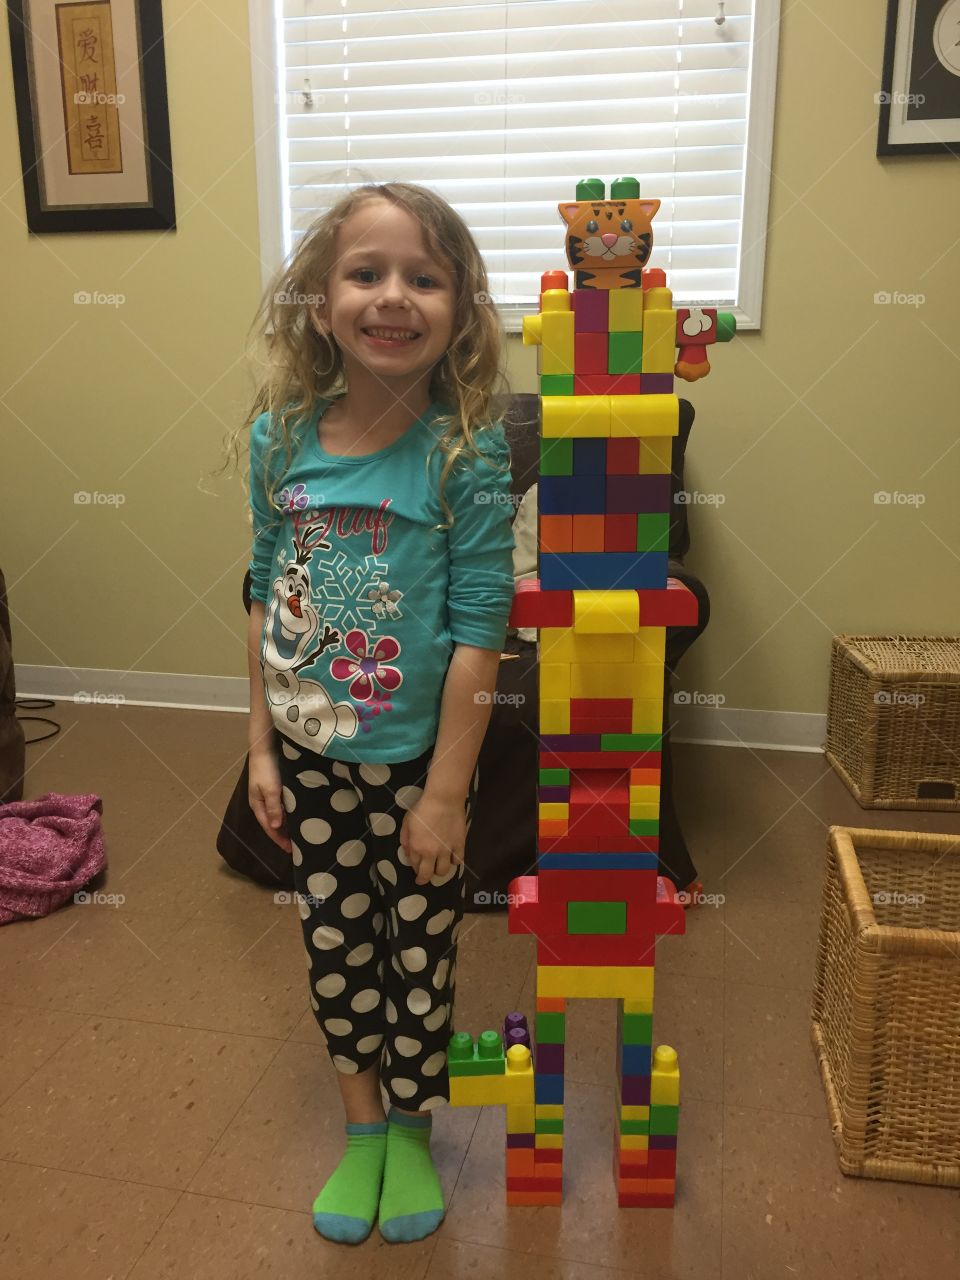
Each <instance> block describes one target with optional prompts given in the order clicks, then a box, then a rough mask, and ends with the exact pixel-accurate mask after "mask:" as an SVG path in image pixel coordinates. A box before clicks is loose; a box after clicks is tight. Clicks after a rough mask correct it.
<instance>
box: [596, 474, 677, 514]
mask: <svg viewBox="0 0 960 1280" xmlns="http://www.w3.org/2000/svg"><path fill="white" fill-rule="evenodd" d="M606 509H607V514H608V515H631V514H633V513H634V512H663V511H670V476H669V475H652V476H607V507H606Z"/></svg>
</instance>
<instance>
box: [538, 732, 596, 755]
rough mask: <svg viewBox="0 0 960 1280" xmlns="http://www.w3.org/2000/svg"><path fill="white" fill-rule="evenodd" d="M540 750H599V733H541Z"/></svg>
mask: <svg viewBox="0 0 960 1280" xmlns="http://www.w3.org/2000/svg"><path fill="white" fill-rule="evenodd" d="M540 749H541V751H599V750H600V734H599V733H543V734H541V735H540Z"/></svg>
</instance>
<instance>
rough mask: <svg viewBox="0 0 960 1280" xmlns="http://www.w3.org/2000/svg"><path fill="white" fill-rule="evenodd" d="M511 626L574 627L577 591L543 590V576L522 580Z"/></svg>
mask: <svg viewBox="0 0 960 1280" xmlns="http://www.w3.org/2000/svg"><path fill="white" fill-rule="evenodd" d="M694 600H696V596H694ZM510 626H511V627H572V626H573V592H572V591H543V590H541V587H540V579H539V578H523V579H521V581H520V582H518V583H517V585H516V589H515V590H514V593H513V607H512V608H511V610H510Z"/></svg>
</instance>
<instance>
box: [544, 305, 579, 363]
mask: <svg viewBox="0 0 960 1280" xmlns="http://www.w3.org/2000/svg"><path fill="white" fill-rule="evenodd" d="M573 325H574V315H573V312H572V311H547V312H545V313H544V314H543V315H541V325H540V372H541V373H567V374H571V373H573V370H574V339H573V334H574V329H573Z"/></svg>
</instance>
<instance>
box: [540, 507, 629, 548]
mask: <svg viewBox="0 0 960 1280" xmlns="http://www.w3.org/2000/svg"><path fill="white" fill-rule="evenodd" d="M575 518H576V517H574V516H541V517H540V550H541V551H550V552H554V553H557V552H567V551H572V550H573V546H574V544H573V521H574V519H575ZM634 539H636V533H634Z"/></svg>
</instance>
